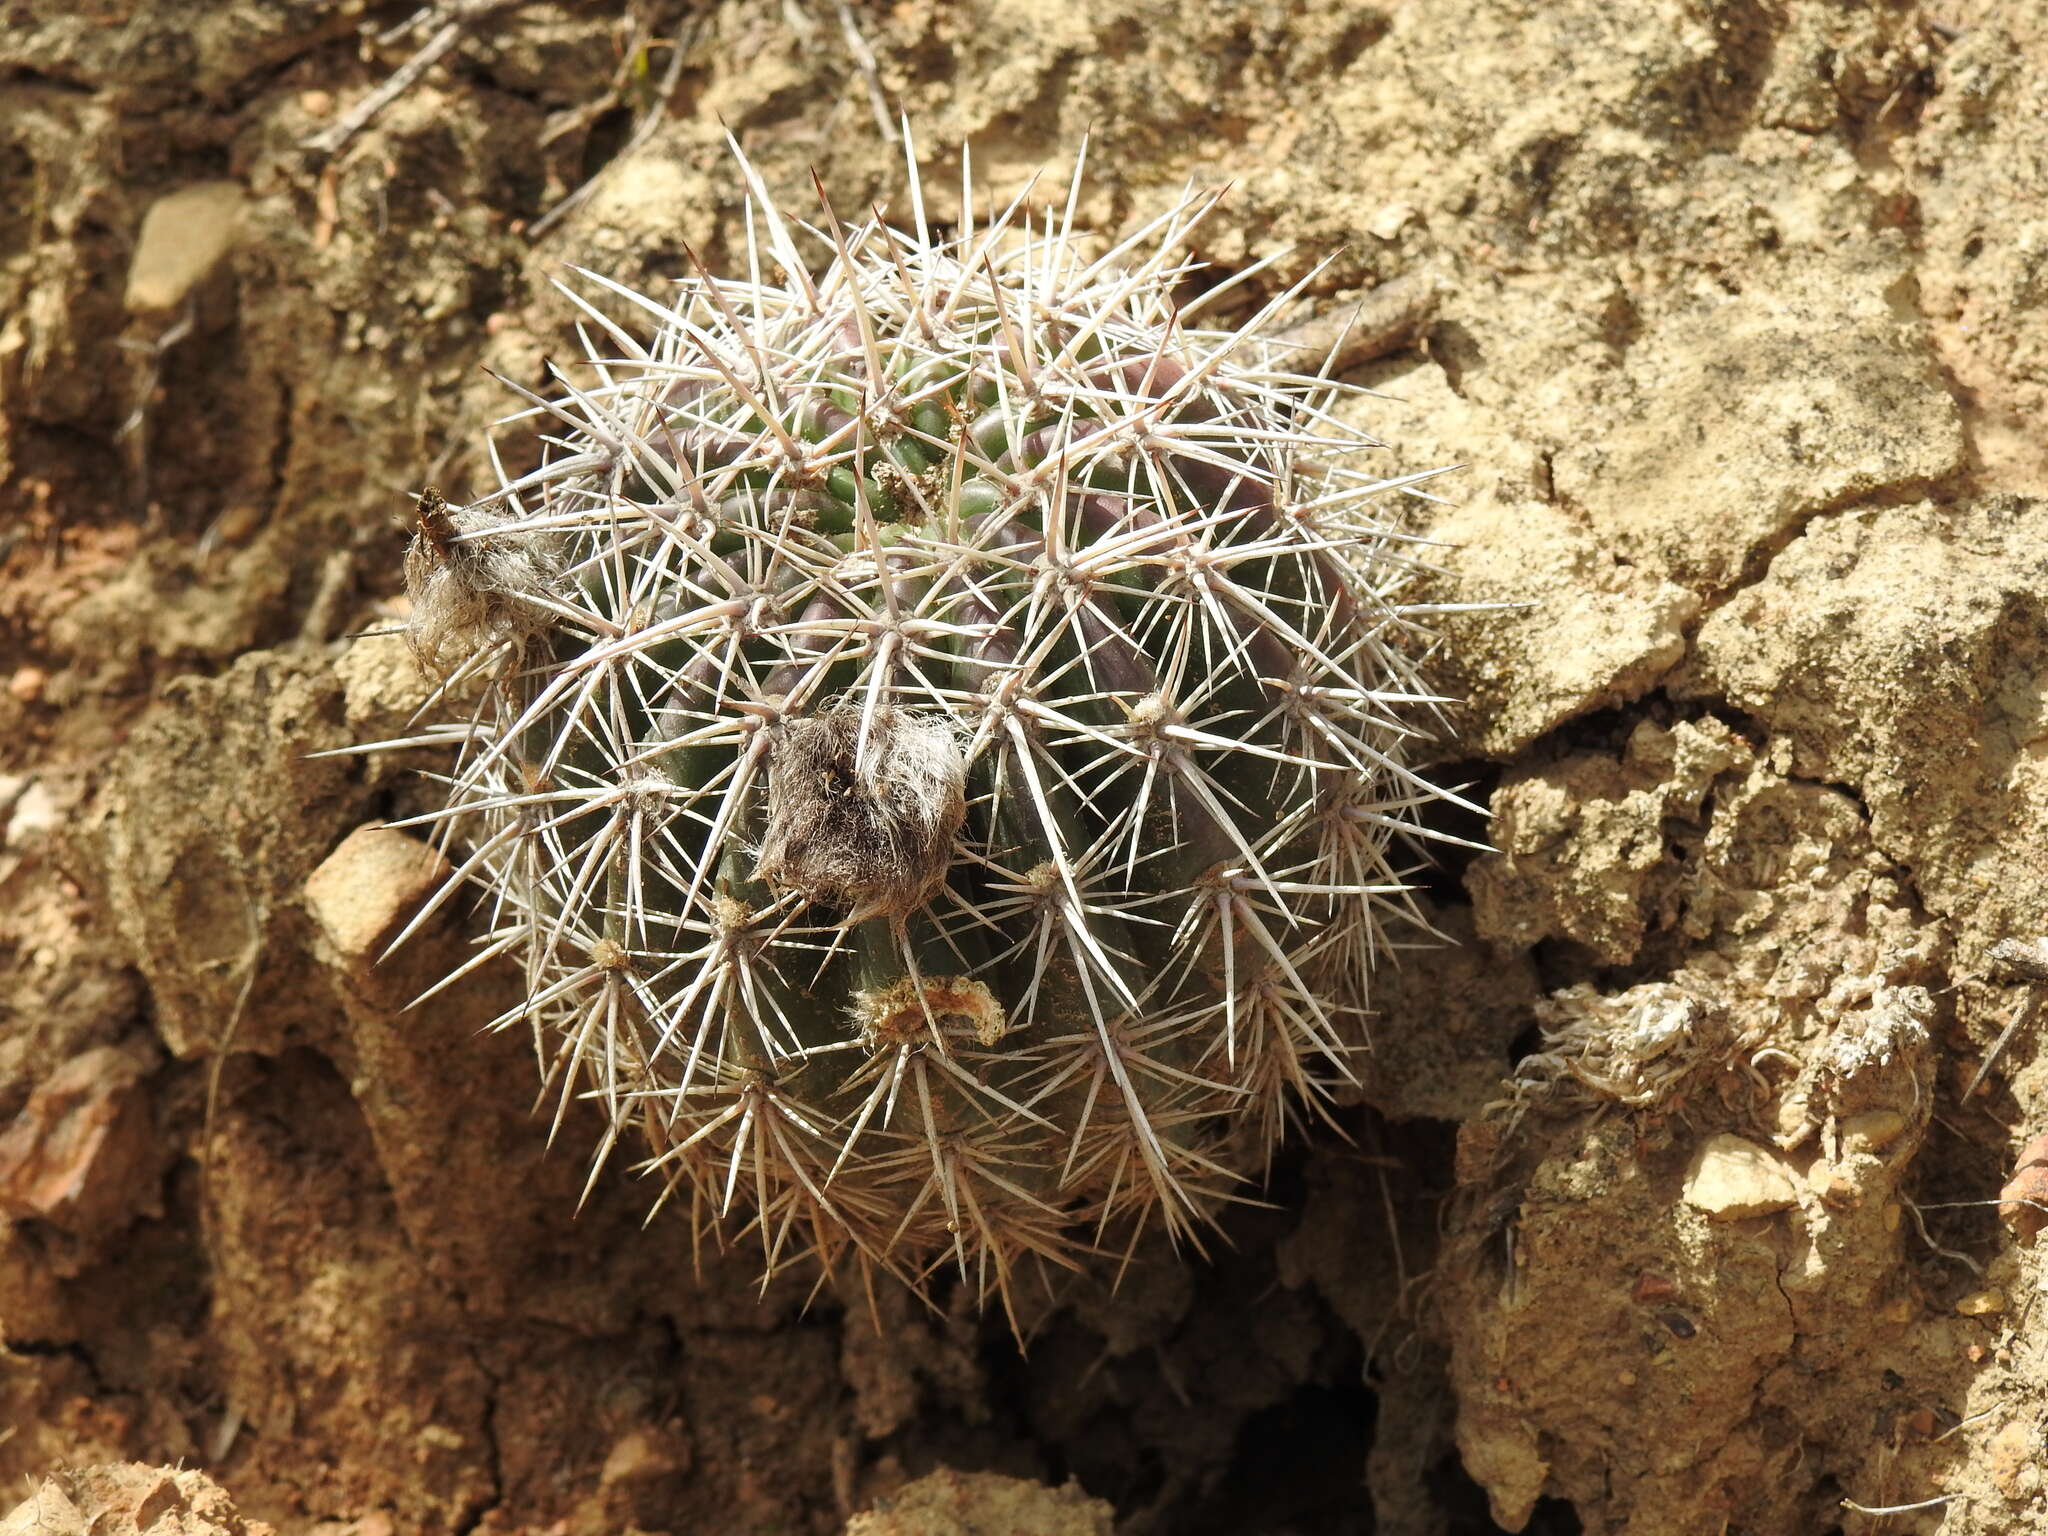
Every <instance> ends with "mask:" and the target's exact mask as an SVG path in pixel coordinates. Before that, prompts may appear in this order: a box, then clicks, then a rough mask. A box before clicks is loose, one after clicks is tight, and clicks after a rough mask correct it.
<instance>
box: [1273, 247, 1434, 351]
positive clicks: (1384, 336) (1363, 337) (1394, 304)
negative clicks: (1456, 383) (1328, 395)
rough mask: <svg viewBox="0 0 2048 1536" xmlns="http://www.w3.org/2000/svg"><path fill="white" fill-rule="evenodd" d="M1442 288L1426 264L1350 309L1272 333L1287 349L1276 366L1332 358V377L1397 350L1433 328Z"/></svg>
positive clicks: (1377, 290) (1372, 293)
mask: <svg viewBox="0 0 2048 1536" xmlns="http://www.w3.org/2000/svg"><path fill="white" fill-rule="evenodd" d="M1442 292H1443V285H1442V282H1441V281H1440V280H1439V279H1438V277H1437V275H1436V273H1434V272H1432V271H1430V270H1429V269H1428V268H1423V269H1422V270H1420V271H1415V272H1404V273H1402V274H1401V276H1399V277H1397V278H1394V279H1393V280H1391V281H1390V282H1384V283H1381V284H1380V285H1379V287H1377V288H1375V289H1373V290H1372V292H1370V293H1368V294H1366V295H1364V297H1362V298H1361V299H1359V301H1358V303H1357V304H1356V305H1354V306H1353V307H1351V308H1349V309H1341V308H1340V309H1335V310H1332V311H1330V313H1328V314H1326V315H1318V316H1316V317H1315V318H1314V319H1313V320H1304V321H1303V322H1302V323H1301V324H1300V325H1297V326H1292V327H1290V328H1289V329H1287V330H1284V331H1282V332H1280V333H1279V335H1277V336H1275V337H1274V338H1273V339H1274V341H1275V342H1277V343H1278V344H1279V345H1281V346H1283V347H1286V348H1288V349H1289V350H1288V351H1286V352H1285V353H1283V354H1281V355H1280V356H1279V357H1277V358H1276V359H1275V360H1274V366H1276V367H1280V368H1293V369H1300V370H1304V371H1308V372H1313V371H1314V370H1315V369H1317V368H1320V367H1322V366H1323V360H1324V359H1325V358H1328V359H1329V372H1330V376H1331V377H1332V378H1334V377H1336V376H1337V375H1338V374H1341V373H1343V372H1344V371H1345V370H1346V369H1348V368H1356V367H1357V366H1358V365H1359V364H1360V363H1369V362H1371V361H1372V360H1373V359H1374V358H1376V357H1384V356H1385V355H1386V354H1387V353H1389V352H1395V351H1399V350H1400V349H1401V348H1402V347H1405V346H1407V345H1408V343H1409V342H1411V341H1413V340H1415V338H1416V337H1418V336H1420V335H1421V334H1422V333H1423V332H1424V331H1426V330H1428V329H1429V325H1430V322H1431V321H1433V320H1434V319H1435V318H1436V308H1437V299H1438V297H1439V295H1441V293H1442Z"/></svg>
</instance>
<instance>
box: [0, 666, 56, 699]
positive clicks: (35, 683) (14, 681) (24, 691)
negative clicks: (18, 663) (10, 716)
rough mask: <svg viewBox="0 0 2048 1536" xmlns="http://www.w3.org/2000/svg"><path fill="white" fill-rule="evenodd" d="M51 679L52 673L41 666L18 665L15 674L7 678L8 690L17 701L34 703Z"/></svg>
mask: <svg viewBox="0 0 2048 1536" xmlns="http://www.w3.org/2000/svg"><path fill="white" fill-rule="evenodd" d="M49 680H50V674H49V673H47V672H45V671H44V670H43V669H42V668H41V667H16V668H15V669H14V676H12V677H10V678H9V679H7V692H8V694H9V695H10V696H12V697H13V698H14V699H15V700H16V701H17V702H19V703H22V704H33V703H35V701H36V700H37V699H39V698H41V697H42V696H43V685H44V684H45V683H47V682H48V681H49Z"/></svg>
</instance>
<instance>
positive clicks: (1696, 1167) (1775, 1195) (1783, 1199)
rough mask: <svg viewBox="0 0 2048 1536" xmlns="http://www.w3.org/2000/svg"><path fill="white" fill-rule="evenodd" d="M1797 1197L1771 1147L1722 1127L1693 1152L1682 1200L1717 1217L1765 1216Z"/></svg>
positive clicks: (1793, 1201) (1795, 1201) (1794, 1202)
mask: <svg viewBox="0 0 2048 1536" xmlns="http://www.w3.org/2000/svg"><path fill="white" fill-rule="evenodd" d="M1798 1201H1799V1189H1798V1186H1797V1185H1796V1184H1794V1183H1793V1181H1792V1175H1791V1173H1790V1172H1788V1171H1787V1169H1786V1167H1785V1164H1784V1161H1783V1160H1782V1159H1781V1158H1780V1157H1779V1156H1778V1155H1777V1154H1776V1153H1774V1152H1771V1151H1769V1150H1768V1149H1766V1148H1764V1147H1760V1146H1758V1145H1757V1144H1756V1143H1755V1142H1753V1141H1747V1140H1745V1139H1743V1138H1742V1137H1740V1136H1732V1135H1729V1134H1727V1133H1726V1132H1723V1133H1721V1134H1719V1135H1715V1136H1709V1137H1708V1138H1707V1139H1706V1140H1705V1141H1704V1142H1702V1143H1701V1144H1700V1149H1699V1151H1697V1152H1695V1153H1694V1154H1693V1159H1692V1167H1691V1168H1689V1169H1688V1170H1687V1171H1686V1175H1685V1202H1686V1204H1688V1205H1690V1206H1693V1207H1695V1208H1696V1209H1698V1210H1702V1211H1705V1212H1706V1213H1707V1215H1709V1216H1711V1217H1713V1218H1714V1219H1715V1220H1717V1221H1740V1220H1742V1219H1743V1218H1745V1217H1749V1216H1768V1215H1770V1214H1771V1213H1772V1212H1773V1211H1782V1210H1784V1209H1785V1208H1786V1207H1787V1206H1791V1205H1796V1204H1797V1203H1798Z"/></svg>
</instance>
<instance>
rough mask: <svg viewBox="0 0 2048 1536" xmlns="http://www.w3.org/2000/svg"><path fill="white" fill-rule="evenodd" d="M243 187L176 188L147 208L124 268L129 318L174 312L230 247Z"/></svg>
mask: <svg viewBox="0 0 2048 1536" xmlns="http://www.w3.org/2000/svg"><path fill="white" fill-rule="evenodd" d="M241 212H242V188H241V186H240V185H239V184H238V183H236V182H232V181H202V182H197V183H194V184H193V185H192V186H189V187H180V188H179V189H178V190H177V191H175V192H171V193H167V194H166V195H164V196H163V197H160V198H158V199H157V200H156V201H155V202H154V203H152V204H150V207H149V212H147V213H145V214H144V215H143V216H142V233H141V234H140V235H139V236H137V237H136V241H135V255H134V257H133V259H132V260H130V262H129V263H128V294H127V300H126V302H127V305H128V312H129V313H130V314H136V315H141V314H160V313H163V312H164V311H167V310H173V309H176V308H177V307H178V306H179V305H180V304H182V303H184V302H185V298H186V296H187V295H188V294H190V293H191V291H192V290H193V289H194V288H196V287H198V286H199V284H200V282H201V281H202V280H203V279H204V278H205V277H206V275H207V274H208V273H209V272H211V271H212V270H213V269H214V268H215V267H216V266H217V265H219V263H220V259H221V258H222V257H223V256H225V255H226V254H227V252H228V247H229V246H230V245H232V244H233V243H234V237H235V226H236V224H237V222H238V221H239V220H240V217H241Z"/></svg>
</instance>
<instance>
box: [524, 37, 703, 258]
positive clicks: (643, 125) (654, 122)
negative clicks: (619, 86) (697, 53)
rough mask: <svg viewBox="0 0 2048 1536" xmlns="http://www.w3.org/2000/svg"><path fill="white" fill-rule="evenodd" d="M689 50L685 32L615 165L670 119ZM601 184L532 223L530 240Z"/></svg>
mask: <svg viewBox="0 0 2048 1536" xmlns="http://www.w3.org/2000/svg"><path fill="white" fill-rule="evenodd" d="M688 51H689V50H688V48H687V47H686V39H685V38H684V37H683V35H682V33H681V32H678V33H677V34H676V37H675V40H674V41H673V42H672V43H671V44H670V45H669V60H668V69H667V71H666V72H665V73H664V74H663V75H662V77H661V83H660V84H659V85H658V86H656V87H655V92H654V104H653V105H652V106H651V107H649V108H648V109H647V113H646V115H645V116H644V117H642V118H641V119H640V121H639V123H638V124H636V125H635V126H634V129H633V136H632V137H631V138H630V139H628V140H627V141H626V143H625V146H624V147H623V148H622V149H620V151H619V152H618V154H617V155H615V156H613V161H614V162H616V161H619V160H623V159H625V158H627V157H628V156H629V155H631V154H632V153H633V152H634V151H635V150H637V149H639V148H640V147H641V146H642V145H644V144H645V143H646V142H647V141H648V140H649V139H651V138H653V137H654V131H655V130H656V129H657V128H659V127H660V126H661V125H662V122H663V121H664V120H665V119H666V118H667V116H668V105H669V102H670V101H671V100H672V99H673V98H674V96H675V93H676V85H677V83H678V82H680V81H681V79H682V77H683V57H684V55H685V54H686V53H687V52H688ZM602 174H603V173H602V172H599V175H602ZM597 181H598V178H597V176H592V177H590V178H589V179H588V180H587V181H585V182H584V183H583V184H582V185H580V186H579V187H577V188H576V190H575V191H573V192H571V193H570V194H569V195H568V196H566V197H564V198H563V199H562V200H561V201H560V202H558V203H556V204H555V206H554V207H552V208H550V209H549V210H548V211H547V212H546V213H544V214H542V215H541V216H540V217H539V218H537V219H535V220H534V221H533V223H532V224H530V225H528V226H527V231H526V234H527V238H528V239H530V240H538V239H539V238H540V237H541V236H542V235H544V234H546V233H547V232H548V231H549V230H550V229H552V228H554V227H555V225H556V224H557V223H559V222H560V221H561V220H562V218H563V217H564V216H566V215H567V214H568V213H569V212H570V210H572V209H574V208H576V207H577V206H578V205H580V204H581V203H582V202H583V201H584V200H585V199H586V198H588V197H589V196H590V194H591V192H592V191H593V190H595V189H596V187H597Z"/></svg>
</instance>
